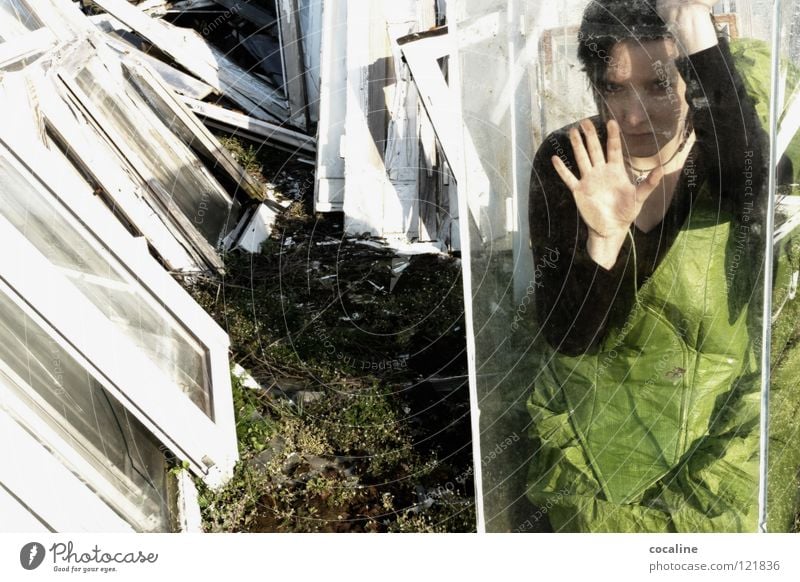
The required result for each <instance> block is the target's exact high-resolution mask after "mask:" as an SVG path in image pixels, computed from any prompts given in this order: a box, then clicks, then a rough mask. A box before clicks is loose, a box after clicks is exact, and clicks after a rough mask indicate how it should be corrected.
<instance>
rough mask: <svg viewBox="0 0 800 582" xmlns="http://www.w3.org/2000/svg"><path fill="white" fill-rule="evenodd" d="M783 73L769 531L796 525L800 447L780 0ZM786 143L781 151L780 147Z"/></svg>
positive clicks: (792, 98)
mask: <svg viewBox="0 0 800 582" xmlns="http://www.w3.org/2000/svg"><path fill="white" fill-rule="evenodd" d="M782 6H783V11H782V23H781V28H782V30H781V44H780V46H781V77H782V82H783V83H784V84H785V91H784V95H783V102H784V111H783V115H782V117H781V120H780V122H779V126H778V136H779V137H778V140H777V143H778V146H777V147H778V148H779V151H778V153H782V159H781V160H780V162H779V164H778V184H779V186H778V200H777V209H776V213H775V249H774V251H775V255H774V263H773V273H774V277H775V281H774V286H773V293H772V301H773V305H772V350H771V366H772V370H771V382H770V411H769V412H770V415H769V420H770V424H769V467H768V479H767V493H768V497H767V512H768V526H769V531H775V532H785V531H790V530H792V529H793V528H794V529H795V531H796V529H797V524H798V521H797V515H798V495H797V477H796V476H797V474H798V468H799V467H800V448H799V447H797V446H796V441H797V435H798V434H799V433H800V425H798V418H799V416H798V412H800V386H799V385H798V381H800V370H798V367H797V365H798V362H800V326H798V322H800V300H798V297H797V287H798V280H800V196H797V194H798V193H800V191H798V182H800V180H798V176H800V133H798V129H800V108H798V106H800V101H798V100H797V98H798V89H800V68H799V67H798V65H797V63H798V62H800V5H798V4H797V3H796V2H785V3H783V5H782ZM784 144H785V150H784V151H783V152H781V151H780V149H781V148H782V147H783V146H784Z"/></svg>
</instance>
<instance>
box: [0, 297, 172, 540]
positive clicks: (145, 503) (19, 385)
mask: <svg viewBox="0 0 800 582" xmlns="http://www.w3.org/2000/svg"><path fill="white" fill-rule="evenodd" d="M0 336H2V339H0V382H2V383H3V384H4V385H5V386H6V387H8V388H10V389H12V390H14V391H15V392H16V393H17V394H18V395H19V396H20V397H22V398H23V400H25V401H26V402H27V404H29V406H30V407H31V408H32V409H33V410H34V411H35V412H36V413H37V414H38V415H40V416H41V417H42V418H43V419H44V420H46V421H47V422H48V424H49V425H50V426H51V427H52V428H53V429H55V430H56V431H57V432H58V433H59V434H60V436H62V437H63V438H64V439H65V440H66V441H67V442H69V443H70V445H71V446H72V447H73V448H74V449H75V450H76V451H78V452H79V453H80V455H81V456H82V457H83V458H84V459H85V460H86V461H88V462H89V463H91V465H92V467H93V468H94V469H96V470H97V471H98V472H99V473H100V474H101V475H102V477H103V479H105V481H106V482H107V483H108V484H109V485H111V487H113V489H114V490H115V492H116V493H115V494H109V493H108V491H109V489H108V487H104V486H102V485H101V484H99V483H96V482H94V481H92V479H91V478H90V477H89V476H88V475H78V477H79V478H81V479H82V480H84V481H86V482H87V485H88V486H89V487H91V488H92V489H94V490H95V491H97V492H98V494H99V495H100V497H102V498H103V500H104V501H105V502H106V503H108V504H109V505H110V506H111V507H112V508H114V510H115V511H117V512H118V513H119V514H120V515H122V517H123V518H125V519H126V520H127V521H129V522H130V523H131V524H132V525H133V526H134V527H135V528H136V529H138V530H140V531H169V506H168V504H167V490H166V476H167V461H166V458H165V456H164V453H163V452H161V450H159V445H158V442H157V441H156V440H155V438H154V437H153V436H152V434H150V433H149V432H148V431H147V430H146V429H145V428H144V427H143V426H142V425H141V424H140V423H139V422H138V421H137V420H136V419H135V418H134V417H133V416H131V415H130V414H128V413H127V411H126V410H125V409H124V408H123V407H122V406H121V405H120V404H119V403H118V402H117V401H116V400H114V399H113V397H111V396H110V395H109V394H108V393H107V392H106V391H105V389H103V387H102V386H101V385H100V384H99V383H98V382H97V381H96V380H95V378H94V377H93V376H92V374H91V373H90V372H89V371H88V370H87V369H86V368H84V367H83V366H82V365H80V364H79V363H78V362H76V361H75V359H74V358H72V357H71V356H70V355H69V354H68V353H67V352H65V351H64V350H63V349H62V348H61V347H60V346H59V344H58V343H57V342H56V341H55V340H54V339H53V338H51V337H50V336H48V334H47V333H46V332H45V331H44V330H43V329H42V328H41V327H40V326H39V325H37V324H36V323H35V322H34V321H32V320H31V319H30V318H29V317H28V316H27V315H26V314H25V313H24V312H23V311H22V310H21V309H20V308H19V307H18V306H17V305H16V304H15V303H14V302H13V301H11V300H10V299H9V297H8V296H7V295H6V294H5V293H0ZM55 454H56V456H58V455H57V453H55Z"/></svg>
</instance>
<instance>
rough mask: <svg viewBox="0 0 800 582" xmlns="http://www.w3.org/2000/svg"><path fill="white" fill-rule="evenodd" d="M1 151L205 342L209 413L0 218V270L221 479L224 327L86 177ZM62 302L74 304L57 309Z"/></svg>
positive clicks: (167, 439) (228, 465)
mask: <svg viewBox="0 0 800 582" xmlns="http://www.w3.org/2000/svg"><path fill="white" fill-rule="evenodd" d="M0 155H3V156H5V157H7V159H8V160H9V163H11V164H12V165H13V166H14V167H16V168H17V169H18V170H19V171H21V172H22V173H23V174H31V175H32V177H33V178H34V179H35V180H37V181H38V182H39V183H38V184H37V188H40V189H43V191H44V192H45V194H46V195H47V194H49V195H50V196H52V197H54V198H55V199H57V200H60V201H61V202H62V203H63V206H61V205H60V204H58V203H56V204H55V205H54V207H57V209H58V212H59V214H61V215H62V216H64V217H65V218H66V219H67V220H68V221H70V222H71V223H72V224H73V225H74V226H76V227H77V228H78V229H79V230H83V231H85V232H86V234H87V241H89V243H90V244H91V245H92V246H94V247H96V248H98V249H101V248H102V249H103V250H104V254H108V253H110V254H112V255H113V256H114V257H115V258H116V259H118V260H119V263H120V266H121V267H122V268H123V269H126V270H127V271H128V272H129V273H131V275H133V277H134V278H135V279H136V280H138V282H139V283H140V284H141V286H142V289H143V291H145V292H148V293H150V294H151V296H152V297H153V298H154V299H155V298H157V300H159V302H160V303H162V304H163V305H164V306H166V309H167V310H168V311H170V312H171V314H172V315H173V316H174V317H175V319H176V320H177V321H178V322H179V323H182V324H183V325H184V326H185V327H186V329H187V330H188V331H189V332H190V333H191V334H192V335H193V336H194V337H195V339H196V340H197V341H198V342H199V343H200V344H201V346H203V347H204V348H205V349H206V351H207V354H208V362H209V379H210V387H211V406H212V410H213V420H212V419H211V418H209V417H208V416H206V415H205V414H204V413H203V412H202V411H201V410H200V409H199V408H198V407H197V406H196V405H195V404H194V403H193V402H191V400H190V399H189V398H188V396H187V395H186V394H184V393H183V392H181V390H180V389H179V387H178V386H176V385H175V384H174V383H173V382H172V381H171V380H170V379H169V378H168V377H167V376H166V375H165V374H164V373H163V372H162V371H161V370H160V369H159V368H158V367H157V366H156V365H155V364H154V363H153V362H152V361H151V360H150V359H149V358H148V357H147V356H145V355H144V354H143V353H142V352H141V351H140V350H139V349H138V348H137V347H136V346H135V344H134V343H133V342H132V341H131V340H130V339H129V338H128V337H126V336H125V335H124V334H123V332H121V331H120V330H119V329H117V328H116V326H114V325H113V324H112V323H111V322H110V321H109V320H108V319H107V318H106V317H105V316H103V315H102V314H101V313H100V311H99V310H97V308H96V307H94V305H93V304H92V303H91V302H90V301H89V300H88V299H87V298H86V297H85V296H84V295H83V294H82V293H81V292H80V291H78V289H77V288H76V287H74V285H73V284H72V283H71V282H70V280H69V279H68V278H67V277H66V275H65V274H64V273H63V272H62V271H61V270H60V269H58V268H57V267H55V266H53V265H52V264H51V263H50V262H49V261H48V260H47V259H46V258H45V257H44V256H43V255H42V254H41V253H39V251H38V250H37V249H36V248H35V247H34V246H33V245H32V244H31V243H30V242H28V240H27V239H26V238H25V237H24V236H23V235H22V234H21V233H19V231H17V230H16V228H14V227H13V226H12V225H11V224H10V223H9V222H8V221H7V220H6V219H5V218H2V217H0V246H2V247H3V248H6V249H14V252H13V253H9V252H6V253H0V278H2V279H3V280H5V282H6V283H7V284H8V286H9V287H10V288H11V289H13V290H14V292H15V293H17V294H18V295H19V296H20V297H24V298H25V301H26V302H27V303H28V304H29V305H30V306H32V307H33V308H35V310H36V312H37V313H38V314H40V316H41V317H42V318H43V319H44V320H46V321H47V322H48V323H49V324H50V325H51V326H52V328H53V329H54V330H56V331H57V332H58V337H54V338H53V339H54V341H56V342H57V343H58V344H59V345H60V346H61V347H62V348H64V349H66V350H67V351H70V350H72V349H73V348H74V350H76V351H77V352H78V353H80V354H82V355H83V356H84V357H85V359H86V360H87V361H88V362H91V363H92V365H93V366H94V367H95V368H96V369H97V370H98V371H99V373H100V374H99V377H98V380H103V385H104V387H105V388H106V389H107V390H108V392H109V393H110V394H112V395H113V396H114V397H115V398H116V399H117V400H118V401H119V402H120V403H121V404H122V405H123V406H125V408H126V409H127V410H128V411H129V412H130V413H131V414H133V415H134V416H135V417H136V418H137V419H138V420H139V421H140V422H141V423H142V424H143V425H144V426H145V427H146V428H148V429H149V430H150V431H151V432H152V433H153V434H154V435H155V436H156V438H157V439H158V440H160V441H161V442H163V443H164V444H165V445H166V446H167V447H168V448H170V449H171V450H172V451H173V453H175V454H176V455H177V456H178V458H180V459H182V460H186V461H188V462H189V467H190V469H191V470H192V471H193V472H194V473H195V474H197V475H198V476H200V477H202V478H203V479H204V480H205V481H206V482H207V483H208V484H209V485H211V486H216V485H219V484H221V483H222V482H223V481H224V480H225V479H226V478H228V477H229V476H230V475H231V474H232V471H233V466H234V464H235V462H236V461H237V460H238V451H237V441H236V425H235V419H234V415H233V398H232V393H231V385H230V371H229V367H228V346H229V340H228V337H227V334H225V332H224V331H223V330H222V329H221V328H219V326H218V325H217V324H216V322H214V321H213V319H211V317H210V316H209V315H208V314H207V313H206V312H205V311H203V309H202V308H201V307H200V306H199V305H197V303H195V301H194V300H193V299H192V298H191V296H189V295H188V293H186V291H184V290H183V289H182V288H181V287H180V285H178V284H177V283H176V282H175V281H174V280H173V279H172V278H171V277H170V276H169V275H168V274H167V273H166V272H165V271H164V270H163V269H162V268H161V266H160V265H158V264H157V263H156V262H155V261H154V260H153V259H152V257H150V256H149V255H148V254H147V253H146V252H143V249H142V247H141V246H140V245H139V244H138V243H137V242H136V240H135V239H134V238H133V237H131V236H130V234H129V233H128V232H126V231H125V230H124V229H123V227H122V226H121V225H120V224H119V223H118V222H116V221H110V220H107V215H106V214H105V213H103V212H102V208H100V207H99V206H98V205H96V204H89V203H87V202H92V201H91V199H90V198H91V197H90V196H87V193H86V192H85V190H87V189H88V186H87V185H86V183H85V182H83V181H81V180H79V179H78V178H77V177H76V175H75V174H74V173H69V172H64V171H60V170H61V167H60V166H59V164H58V163H55V162H54V161H53V157H54V156H53V155H52V152H49V151H48V150H45V149H44V148H43V151H42V152H41V155H40V156H36V157H33V159H28V160H25V162H24V163H23V162H22V161H21V160H20V159H19V158H18V157H17V155H16V154H15V153H12V152H10V151H9V150H8V148H7V146H6V145H5V144H3V143H0ZM30 157H32V156H29V158H30ZM26 166H27V167H26ZM42 175H46V176H48V178H49V180H50V182H49V183H52V184H58V185H59V190H58V192H57V193H55V192H54V191H53V190H52V189H51V188H49V186H46V185H45V184H46V183H45V182H44V181H43V180H41V178H40V176H42ZM81 190H84V192H81ZM67 209H69V210H67ZM78 217H80V218H78ZM65 304H66V305H71V306H75V309H64V308H63V306H64V305H65ZM79 314H80V315H79ZM86 330H91V332H92V333H86ZM120 354H124V357H120Z"/></svg>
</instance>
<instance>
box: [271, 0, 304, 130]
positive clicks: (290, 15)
mask: <svg viewBox="0 0 800 582" xmlns="http://www.w3.org/2000/svg"><path fill="white" fill-rule="evenodd" d="M277 2H278V21H279V31H280V45H281V59H282V61H283V86H284V89H285V91H286V98H287V100H288V101H289V115H290V118H289V120H290V123H291V124H292V125H294V126H295V127H299V128H303V129H305V128H306V127H308V92H307V91H306V83H305V79H306V76H305V57H304V55H303V42H302V38H303V33H302V31H301V30H300V14H299V11H298V7H297V0H277Z"/></svg>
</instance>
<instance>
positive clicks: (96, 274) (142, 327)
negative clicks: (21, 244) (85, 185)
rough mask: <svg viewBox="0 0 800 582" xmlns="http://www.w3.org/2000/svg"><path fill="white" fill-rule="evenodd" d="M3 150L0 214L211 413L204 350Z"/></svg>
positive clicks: (201, 407) (206, 356) (192, 398)
mask: <svg viewBox="0 0 800 582" xmlns="http://www.w3.org/2000/svg"><path fill="white" fill-rule="evenodd" d="M8 155H9V154H7V153H5V152H1V153H0V184H2V189H3V204H2V205H0V215H2V216H4V217H5V218H7V219H8V220H9V221H10V222H11V224H12V225H14V226H15V227H16V228H17V229H18V230H19V231H20V232H21V233H22V234H23V235H25V237H26V238H27V239H28V240H29V241H30V242H31V244H33V245H34V246H35V247H36V248H37V249H38V250H39V252H41V253H42V254H43V255H44V256H45V257H46V258H47V259H48V260H49V261H50V262H51V263H53V264H54V265H56V266H57V267H60V268H61V271H62V273H63V274H64V275H66V276H67V277H68V278H69V279H70V281H71V282H72V283H73V284H74V285H75V286H76V287H77V288H78V289H80V291H81V292H82V293H83V294H84V295H85V296H86V297H87V298H88V299H89V300H90V301H91V302H92V303H93V304H94V305H95V306H96V307H97V308H98V309H99V310H101V311H102V312H103V314H104V315H105V316H106V317H107V318H108V319H109V321H111V322H112V323H113V324H114V325H115V326H117V327H118V328H119V329H120V330H121V331H123V332H124V333H125V334H126V335H127V336H128V338H130V339H131V340H132V341H133V342H134V343H135V345H136V346H137V347H138V348H139V349H140V350H142V351H143V352H144V353H145V354H147V355H148V356H149V357H150V359H151V360H152V361H153V363H155V364H156V365H157V366H158V367H159V368H160V369H161V370H162V371H163V372H164V374H166V375H167V376H168V377H169V378H171V379H172V380H173V382H174V383H175V384H176V386H178V387H179V388H180V389H181V390H182V391H183V392H184V393H186V394H187V395H188V396H189V398H191V400H192V402H194V403H195V404H196V405H197V406H198V407H199V408H200V409H201V410H203V412H205V413H206V414H207V415H208V416H211V394H210V380H209V371H208V370H209V365H208V355H207V353H206V351H205V349H204V348H203V347H202V346H201V345H200V344H199V343H198V342H197V340H196V339H195V338H194V337H192V336H191V334H190V333H189V332H188V330H187V329H186V328H185V327H184V326H183V325H182V324H180V323H179V322H178V321H177V320H176V319H175V318H174V317H173V316H172V315H170V314H169V312H168V311H167V310H166V309H165V308H164V306H163V305H161V304H159V303H157V302H156V301H155V299H154V298H152V297H151V296H150V295H149V294H148V293H147V292H146V291H145V290H144V289H143V288H142V287H141V285H140V284H139V283H137V282H136V279H135V278H134V277H132V276H131V275H130V273H128V272H127V271H126V270H124V269H123V268H122V266H121V265H119V263H118V262H117V261H116V260H115V259H114V258H113V257H112V255H111V254H110V253H109V252H108V251H107V250H106V249H105V248H104V247H102V246H101V245H100V244H99V243H98V242H97V241H96V240H95V239H93V238H91V237H90V235H88V234H87V233H86V232H85V230H83V229H82V228H80V227H78V226H77V224H76V223H75V222H72V221H71V220H68V219H67V218H66V217H65V215H64V213H65V212H66V211H65V210H64V208H63V207H61V206H60V204H59V203H58V202H57V201H56V200H55V199H54V197H53V196H52V195H51V194H50V193H49V192H47V190H45V189H44V188H42V187H41V186H40V185H39V184H38V182H37V181H36V180H35V178H33V177H32V176H30V175H29V174H27V173H23V172H22V171H21V170H19V169H18V168H17V167H16V166H15V165H13V164H12V163H11V161H10V158H9V157H8Z"/></svg>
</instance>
